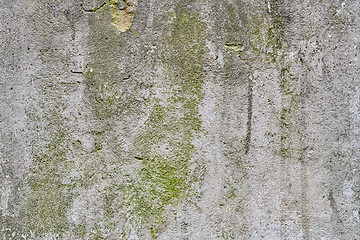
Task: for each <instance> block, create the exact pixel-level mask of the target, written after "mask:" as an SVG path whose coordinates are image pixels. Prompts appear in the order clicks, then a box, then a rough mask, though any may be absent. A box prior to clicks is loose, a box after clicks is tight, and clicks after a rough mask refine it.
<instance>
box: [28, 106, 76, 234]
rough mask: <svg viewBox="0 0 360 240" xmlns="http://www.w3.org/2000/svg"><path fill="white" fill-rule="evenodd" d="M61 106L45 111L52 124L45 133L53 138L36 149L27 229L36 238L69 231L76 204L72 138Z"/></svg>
mask: <svg viewBox="0 0 360 240" xmlns="http://www.w3.org/2000/svg"><path fill="white" fill-rule="evenodd" d="M61 108H62V107H61V106H59V105H56V104H55V105H51V109H49V108H45V109H44V110H45V116H46V118H45V119H46V121H48V122H49V123H50V125H49V126H48V128H47V129H45V131H46V132H47V133H48V134H49V135H48V137H47V138H46V139H44V141H43V142H44V144H43V145H41V147H37V148H34V149H33V153H32V154H33V163H32V166H31V171H30V176H29V178H28V183H29V187H30V192H29V195H28V196H27V202H26V205H25V210H24V215H25V224H26V228H27V229H29V230H31V231H32V232H33V233H34V234H36V236H44V235H45V234H48V233H54V234H61V233H63V232H64V231H66V230H67V229H68V225H67V221H66V211H67V209H68V208H69V206H70V205H71V202H72V193H71V189H72V188H73V187H74V186H75V185H74V183H73V182H71V181H66V180H65V179H66V174H67V173H68V172H69V171H70V169H71V167H72V162H71V161H69V160H68V156H67V155H68V153H69V151H70V148H71V146H70V144H71V140H70V135H69V133H68V131H67V130H66V128H64V127H63V124H64V119H63V117H62V116H61V115H60V113H59V111H61Z"/></svg>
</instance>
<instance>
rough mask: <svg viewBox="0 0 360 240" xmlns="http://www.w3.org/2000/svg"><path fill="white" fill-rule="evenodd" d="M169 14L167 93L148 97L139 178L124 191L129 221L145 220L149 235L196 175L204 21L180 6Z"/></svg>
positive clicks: (185, 193) (165, 54)
mask: <svg viewBox="0 0 360 240" xmlns="http://www.w3.org/2000/svg"><path fill="white" fill-rule="evenodd" d="M171 15H172V16H173V17H172V18H171V20H170V21H171V22H170V25H169V28H168V32H167V37H166V38H165V40H164V42H163V46H164V47H163V58H162V63H163V64H164V65H165V66H166V68H167V69H168V75H167V79H166V84H168V86H169V96H168V98H167V101H166V102H164V101H163V100H160V99H158V98H155V97H154V98H152V99H151V100H149V102H148V106H149V108H150V109H151V112H150V114H149V116H148V121H147V123H146V125H145V127H144V130H143V132H142V134H141V135H140V136H139V137H138V138H137V143H136V145H137V148H139V152H141V157H139V159H140V160H141V161H142V168H141V170H140V173H139V174H140V179H138V180H137V181H135V183H134V184H132V185H130V186H129V187H128V188H127V192H126V193H125V196H126V199H127V204H128V212H129V213H130V215H131V217H132V223H131V221H130V224H133V225H136V224H139V223H140V224H141V223H143V224H145V225H147V226H148V228H149V231H150V233H151V236H152V238H156V236H157V235H158V227H159V225H161V224H162V223H163V221H164V219H163V214H164V212H165V209H166V207H167V206H171V205H176V204H178V203H179V202H180V201H182V200H184V199H187V198H189V197H190V196H191V195H192V193H191V188H192V186H191V185H192V184H193V183H194V182H197V181H198V176H197V175H196V174H195V173H194V172H193V171H192V170H191V167H192V163H191V160H192V158H193V156H194V154H195V152H196V149H195V146H194V144H193V143H192V142H193V140H194V137H195V136H196V135H197V134H198V133H199V132H200V131H201V119H200V115H199V110H198V105H199V104H200V102H201V100H202V98H203V91H202V85H203V79H204V70H203V67H202V65H203V55H204V53H205V52H204V23H203V22H202V21H201V18H200V16H199V15H198V14H196V13H194V12H192V11H190V10H187V9H185V8H184V7H178V8H177V9H176V10H175V11H174V12H173V13H171ZM134 218H136V219H134Z"/></svg>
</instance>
